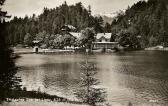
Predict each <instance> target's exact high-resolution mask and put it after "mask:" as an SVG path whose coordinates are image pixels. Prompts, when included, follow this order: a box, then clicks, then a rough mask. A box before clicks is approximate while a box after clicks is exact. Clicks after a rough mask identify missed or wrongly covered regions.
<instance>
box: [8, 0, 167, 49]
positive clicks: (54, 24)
mask: <svg viewBox="0 0 168 106" xmlns="http://www.w3.org/2000/svg"><path fill="white" fill-rule="evenodd" d="M64 25H72V26H74V27H75V28H76V30H75V32H81V30H84V29H85V28H93V30H94V31H95V33H100V32H101V33H102V32H103V33H106V32H109V33H112V37H111V41H117V42H119V44H120V45H121V46H126V47H130V48H135V49H136V48H146V47H151V46H157V45H163V46H167V41H168V40H167V39H168V37H167V36H168V30H167V28H168V2H167V0H148V1H143V0H141V1H139V2H137V3H135V4H134V5H133V6H131V7H128V8H127V9H126V11H120V12H118V15H117V16H116V17H114V19H113V21H112V23H110V24H109V23H104V20H103V18H102V17H101V16H98V17H96V16H93V15H92V12H91V6H88V8H85V7H84V6H83V5H82V3H81V2H79V3H76V4H75V5H67V3H66V2H64V3H63V4H62V5H60V6H59V7H56V8H53V9H48V8H46V7H45V8H44V10H43V13H42V14H40V15H38V16H36V15H35V14H33V15H32V16H25V17H24V18H19V17H14V18H13V19H12V20H11V21H10V22H8V25H7V31H8V35H9V42H10V44H11V45H13V46H16V45H17V44H26V45H29V46H31V45H32V44H31V43H32V41H33V40H34V39H35V38H39V36H46V38H47V39H46V41H45V45H48V44H49V41H50V40H48V39H49V38H51V40H53V38H56V36H60V34H61V33H62V32H61V28H62V26H64ZM54 36H55V37H54ZM61 37H62V38H61V42H59V44H58V45H64V44H63V43H62V42H64V41H65V40H67V39H71V38H70V37H69V36H67V37H68V38H67V37H66V36H61ZM58 38H59V39H56V40H55V41H58V40H60V37H58ZM47 40H48V41H47ZM71 40H72V42H75V41H74V39H71ZM75 43H77V42H75ZM48 46H49V45H48ZM48 46H45V47H48Z"/></svg>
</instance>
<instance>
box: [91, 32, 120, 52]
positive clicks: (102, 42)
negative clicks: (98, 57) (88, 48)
mask: <svg viewBox="0 0 168 106" xmlns="http://www.w3.org/2000/svg"><path fill="white" fill-rule="evenodd" d="M117 46H118V42H111V33H97V35H96V41H95V42H93V45H92V49H114V48H116V47H117Z"/></svg>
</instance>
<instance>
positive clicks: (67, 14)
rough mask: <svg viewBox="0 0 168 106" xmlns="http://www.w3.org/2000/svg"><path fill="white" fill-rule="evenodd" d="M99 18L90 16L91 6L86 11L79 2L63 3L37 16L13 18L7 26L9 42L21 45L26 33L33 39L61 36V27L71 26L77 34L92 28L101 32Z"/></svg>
mask: <svg viewBox="0 0 168 106" xmlns="http://www.w3.org/2000/svg"><path fill="white" fill-rule="evenodd" d="M102 21H103V20H102V18H101V17H93V16H92V15H91V6H89V7H88V9H86V8H85V7H84V6H83V5H82V3H81V2H79V3H76V4H75V5H67V3H66V2H65V3H63V4H62V5H60V6H59V7H56V8H53V9H48V8H44V10H43V13H42V14H40V15H39V16H36V15H35V14H34V15H33V16H31V17H29V16H25V17H24V18H19V17H14V18H13V19H12V20H11V21H10V22H9V24H8V27H7V28H8V34H9V40H10V43H11V44H12V45H16V44H23V43H24V37H25V35H26V34H27V33H29V34H30V35H31V36H33V37H35V35H36V34H39V33H43V32H45V33H46V34H49V35H51V34H54V35H56V34H61V29H62V26H64V25H72V26H74V27H75V28H76V31H77V32H80V31H81V30H83V29H85V28H87V27H94V29H96V31H97V32H102V31H103V28H102V26H101V24H102Z"/></svg>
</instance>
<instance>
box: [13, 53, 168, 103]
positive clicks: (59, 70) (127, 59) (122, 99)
mask: <svg viewBox="0 0 168 106" xmlns="http://www.w3.org/2000/svg"><path fill="white" fill-rule="evenodd" d="M83 61H86V55H82V54H74V55H42V54H23V55H21V58H19V59H17V61H16V64H17V66H19V67H20V71H19V72H18V73H17V76H19V77H21V78H22V83H21V84H22V85H23V86H24V87H26V88H27V90H40V91H42V92H46V93H48V94H52V95H58V96H62V97H66V98H69V99H72V100H75V99H76V98H75V96H74V92H75V91H76V90H77V89H78V86H79V85H78V82H79V80H80V74H81V72H80V63H81V62H83ZM88 61H90V62H93V63H94V64H95V65H96V66H97V68H98V74H97V75H96V78H97V79H99V81H100V82H101V83H100V85H99V87H102V88H105V89H106V91H107V102H109V103H110V104H112V105H113V106H126V105H127V104H128V103H129V102H131V103H132V104H133V105H136V106H148V105H149V106H152V105H153V106H155V105H156V106H160V105H165V106H166V105H168V52H162V51H136V52H123V53H112V54H96V55H89V56H88Z"/></svg>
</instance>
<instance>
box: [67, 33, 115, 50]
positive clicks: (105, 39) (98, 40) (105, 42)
mask: <svg viewBox="0 0 168 106" xmlns="http://www.w3.org/2000/svg"><path fill="white" fill-rule="evenodd" d="M69 34H71V35H72V36H74V37H76V38H77V39H79V38H80V36H81V33H77V32H69ZM117 46H118V42H111V33H98V34H96V36H95V42H93V45H92V49H114V48H115V47H117Z"/></svg>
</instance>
